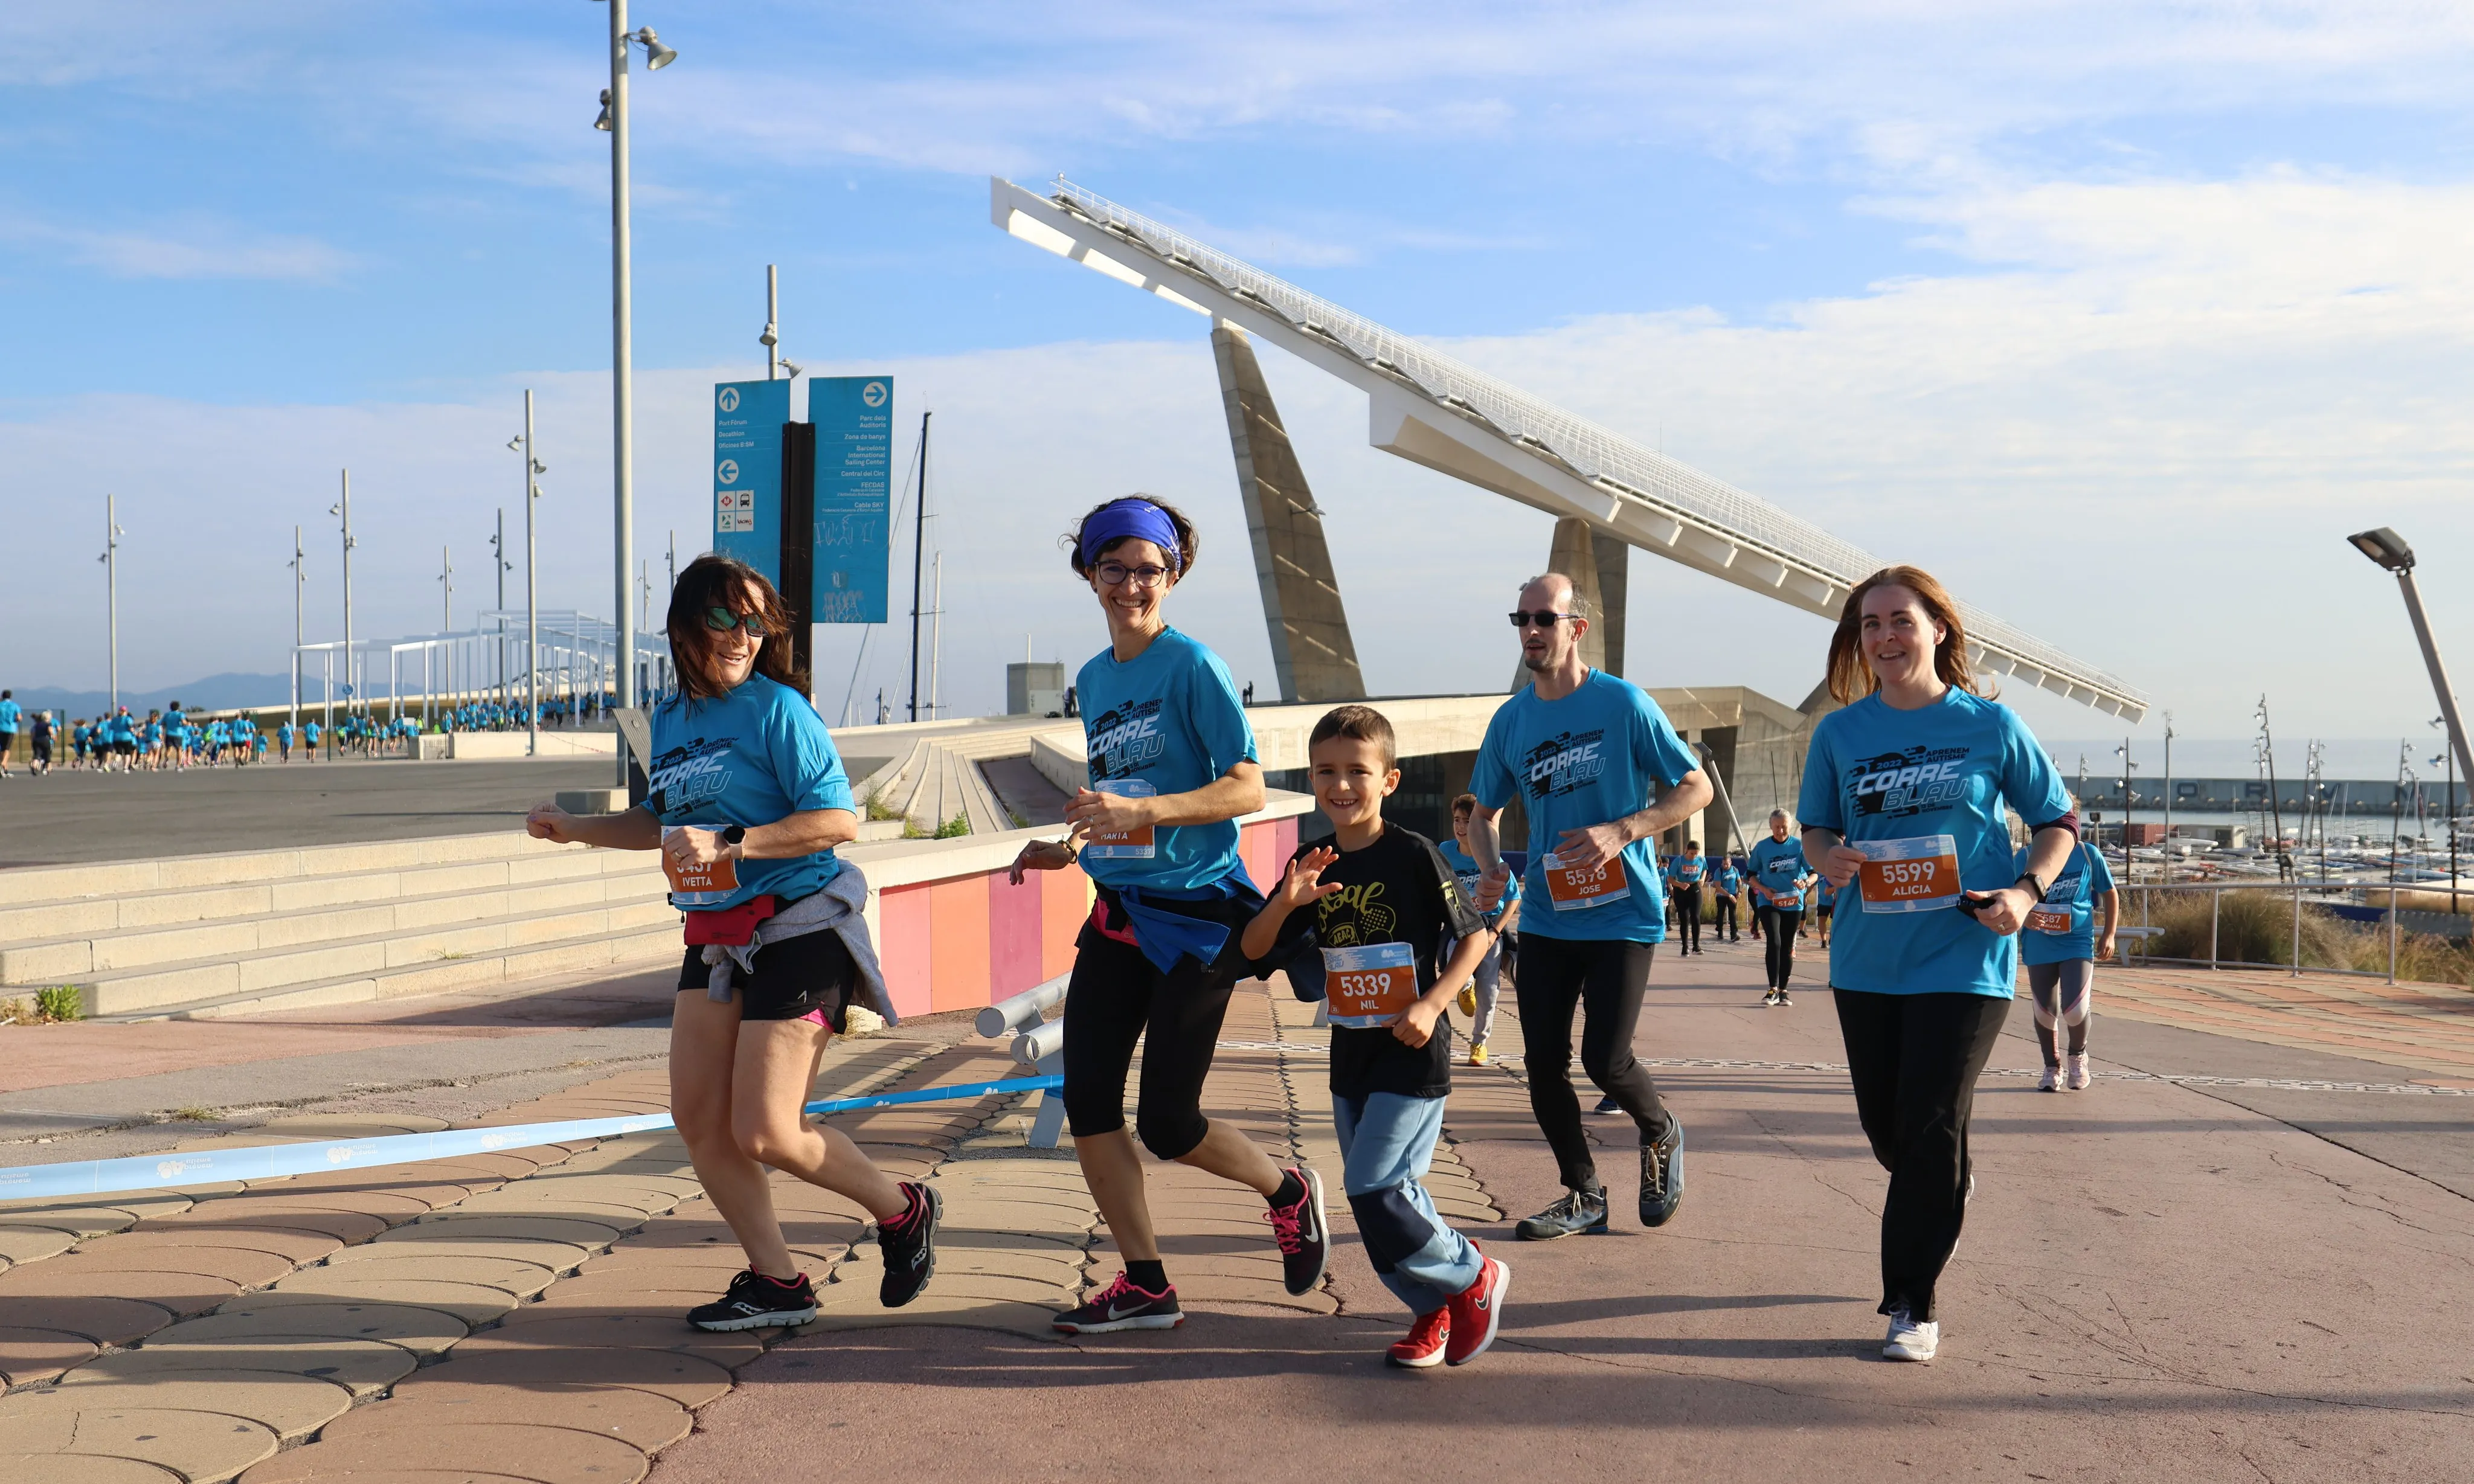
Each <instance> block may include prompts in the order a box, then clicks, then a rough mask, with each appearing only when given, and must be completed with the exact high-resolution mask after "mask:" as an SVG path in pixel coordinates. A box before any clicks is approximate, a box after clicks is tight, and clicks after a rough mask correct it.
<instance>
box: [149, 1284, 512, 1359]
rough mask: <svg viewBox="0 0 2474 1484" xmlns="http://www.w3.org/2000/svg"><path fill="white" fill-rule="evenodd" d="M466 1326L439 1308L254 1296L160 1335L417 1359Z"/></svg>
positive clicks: (180, 1340) (458, 1336)
mask: <svg viewBox="0 0 2474 1484" xmlns="http://www.w3.org/2000/svg"><path fill="white" fill-rule="evenodd" d="M468 1332H469V1329H468V1326H466V1325H465V1323H464V1321H462V1320H461V1319H458V1318H456V1317H455V1316H454V1315H452V1314H449V1313H447V1312H445V1311H444V1310H441V1309H424V1308H421V1307H418V1306H416V1305H413V1304H409V1303H346V1302H337V1301H335V1300H333V1299H326V1298H321V1297H319V1296H317V1295H315V1294H282V1293H268V1294H253V1295H251V1296H250V1297H249V1298H247V1299H243V1300H237V1301H235V1302H231V1303H228V1304H225V1305H224V1306H223V1307H222V1308H220V1309H217V1310H216V1311H215V1312H214V1313H212V1314H206V1315H201V1316H200V1317H198V1318H196V1319H187V1320H182V1322H181V1323H179V1324H177V1325H174V1326H170V1327H169V1328H166V1329H162V1330H159V1331H158V1338H159V1339H161V1340H164V1341H167V1342H173V1343H178V1344H183V1345H189V1344H213V1343H218V1342H221V1341H226V1340H252V1339H265V1340H282V1339H292V1338H295V1337H328V1336H330V1337H332V1338H335V1339H339V1340H381V1341H384V1342H385V1343H387V1344H389V1345H400V1346H402V1347H403V1348H404V1349H406V1350H411V1351H413V1352H414V1353H416V1354H423V1355H431V1354H436V1353H437V1352H439V1351H440V1350H445V1349H447V1347H449V1346H450V1345H452V1344H454V1343H455V1342H456V1341H458V1340H460V1339H462V1338H464V1336H465V1335H466V1334H467V1333H468Z"/></svg>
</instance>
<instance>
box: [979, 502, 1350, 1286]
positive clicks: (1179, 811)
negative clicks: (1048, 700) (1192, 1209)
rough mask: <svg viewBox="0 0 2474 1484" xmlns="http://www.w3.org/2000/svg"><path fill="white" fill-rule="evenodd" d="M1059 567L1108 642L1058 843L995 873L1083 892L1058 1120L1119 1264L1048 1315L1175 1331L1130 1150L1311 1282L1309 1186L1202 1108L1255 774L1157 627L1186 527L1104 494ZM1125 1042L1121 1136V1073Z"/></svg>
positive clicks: (1232, 690)
mask: <svg viewBox="0 0 2474 1484" xmlns="http://www.w3.org/2000/svg"><path fill="white" fill-rule="evenodd" d="M1067 545H1068V547H1069V552H1068V555H1067V558H1066V560H1067V563H1068V565H1070V566H1071V567H1072V568H1073V569H1074V574H1075V575H1076V576H1078V577H1079V578H1081V579H1082V580H1083V581H1084V582H1085V583H1087V584H1089V586H1090V589H1091V594H1092V596H1094V597H1096V598H1098V599H1099V601H1100V611H1101V613H1102V614H1103V615H1104V616H1105V618H1106V619H1107V620H1108V647H1107V648H1105V649H1103V650H1101V651H1100V653H1099V654H1098V655H1096V656H1095V657H1093V659H1092V660H1091V662H1090V663H1089V664H1087V665H1085V666H1083V667H1082V670H1081V673H1080V674H1079V676H1077V677H1076V684H1075V691H1076V694H1077V696H1078V697H1079V700H1080V702H1081V711H1082V733H1083V742H1084V746H1085V749H1086V750H1087V752H1088V753H1089V756H1090V779H1091V786H1090V787H1089V788H1087V789H1083V790H1080V791H1078V792H1077V793H1076V794H1075V795H1074V799H1073V802H1072V803H1071V804H1069V805H1068V806H1067V807H1066V811H1065V819H1066V824H1067V826H1068V828H1067V831H1066V836H1065V839H1062V840H1032V841H1031V843H1029V844H1027V845H1025V846H1023V848H1022V854H1021V855H1020V856H1018V857H1016V858H1015V860H1014V864H1013V869H1012V872H1011V877H1012V880H1013V882H1014V884H1015V885H1017V886H1019V885H1020V884H1021V883H1022V880H1023V872H1025V871H1027V870H1033V871H1055V870H1062V869H1064V868H1065V867H1066V866H1069V865H1073V864H1078V862H1079V864H1080V865H1081V867H1082V868H1083V870H1085V871H1087V872H1089V873H1090V876H1091V880H1092V882H1093V883H1094V885H1095V886H1096V887H1097V888H1098V896H1097V899H1096V900H1095V901H1094V902H1093V903H1092V907H1091V917H1090V920H1089V921H1088V922H1086V923H1085V924H1083V927H1082V933H1081V936H1080V937H1078V938H1077V939H1076V940H1075V944H1074V977H1073V979H1072V981H1071V982H1070V984H1069V985H1068V986H1067V988H1066V991H1065V1026H1066V1034H1065V1118H1066V1122H1067V1123H1068V1124H1069V1125H1070V1126H1071V1127H1072V1128H1073V1131H1074V1156H1075V1158H1076V1159H1078V1160H1079V1161H1080V1163H1081V1166H1082V1179H1083V1180H1085V1181H1086V1182H1087V1183H1088V1184H1089V1185H1090V1187H1091V1197H1092V1199H1093V1200H1094V1201H1095V1202H1097V1203H1098V1204H1099V1206H1100V1215H1101V1218H1102V1219H1103V1220H1104V1221H1106V1222H1107V1224H1108V1231H1109V1234H1110V1235H1112V1236H1114V1237H1115V1238H1116V1242H1117V1251H1118V1252H1119V1253H1121V1254H1123V1256H1124V1257H1125V1260H1126V1270H1125V1271H1124V1272H1123V1273H1120V1274H1118V1275H1117V1278H1116V1281H1114V1282H1112V1283H1110V1284H1109V1285H1108V1286H1107V1287H1106V1288H1104V1289H1102V1290H1101V1291H1100V1292H1099V1293H1097V1294H1095V1295H1093V1296H1092V1298H1091V1299H1090V1301H1089V1302H1086V1303H1084V1304H1082V1305H1081V1306H1080V1307H1079V1308H1076V1309H1073V1310H1071V1311H1069V1312H1067V1313H1064V1314H1060V1315H1058V1316H1057V1317H1056V1328H1057V1329H1058V1330H1059V1331H1060V1332H1062V1333H1065V1334H1107V1333H1110V1332H1113V1331H1115V1330H1120V1329H1174V1328H1176V1326H1178V1325H1180V1324H1182V1323H1184V1320H1185V1314H1184V1311H1183V1310H1181V1309H1180V1308H1178V1307H1177V1302H1176V1288H1175V1287H1174V1286H1172V1285H1171V1284H1170V1282H1169V1279H1168V1272H1167V1268H1166V1266H1165V1264H1163V1263H1162V1261H1161V1260H1160V1250H1159V1240H1158V1237H1157V1236H1156V1235H1155V1234H1154V1232H1153V1230H1152V1213H1151V1205H1150V1203H1149V1202H1148V1201H1147V1200H1146V1199H1145V1198H1144V1193H1143V1164H1142V1156H1141V1155H1140V1154H1138V1153H1136V1151H1135V1149H1134V1138H1135V1137H1139V1138H1140V1139H1141V1140H1142V1144H1143V1147H1144V1148H1145V1149H1148V1150H1150V1151H1151V1152H1152V1155H1153V1156H1156V1157H1158V1158H1161V1159H1174V1160H1176V1161H1177V1162H1178V1163H1180V1164H1189V1165H1192V1166H1194V1167H1195V1168H1197V1169H1200V1170H1206V1171H1208V1172H1210V1173H1211V1174H1213V1175H1217V1176H1219V1177H1220V1178H1221V1179H1223V1180H1234V1181H1235V1182H1237V1183H1238V1184H1241V1185H1245V1186H1248V1187H1249V1188H1251V1189H1252V1190H1253V1191H1254V1192H1255V1193H1256V1194H1258V1195H1260V1196H1261V1197H1262V1198H1263V1199H1264V1201H1265V1202H1266V1203H1267V1204H1269V1206H1270V1210H1269V1212H1268V1213H1267V1215H1268V1219H1269V1220H1270V1222H1271V1223H1272V1232H1273V1237H1274V1239H1275V1240H1276V1241H1277V1242H1278V1244H1279V1249H1280V1261H1281V1268H1282V1277H1284V1278H1285V1280H1286V1286H1287V1288H1288V1290H1289V1292H1291V1293H1293V1294H1302V1293H1305V1292H1306V1291H1308V1290H1309V1289H1311V1288H1313V1287H1314V1286H1315V1285H1316V1284H1317V1283H1319V1282H1321V1281H1322V1271H1323V1256H1324V1251H1325V1248H1326V1247H1327V1245H1328V1237H1327V1233H1326V1232H1325V1229H1324V1226H1323V1204H1322V1180H1321V1179H1320V1178H1319V1177H1318V1176H1317V1175H1316V1174H1315V1173H1314V1171H1312V1170H1311V1169H1308V1168H1307V1167H1306V1166H1304V1165H1302V1164H1300V1165H1295V1166H1292V1167H1290V1168H1287V1169H1283V1168H1281V1167H1280V1166H1278V1165H1276V1164H1274V1163H1273V1162H1272V1157H1271V1156H1269V1155H1267V1154H1265V1153H1264V1152H1263V1150H1262V1148H1261V1147H1260V1146H1259V1145H1257V1144H1256V1143H1255V1142H1254V1141H1253V1140H1252V1139H1250V1138H1248V1137H1247V1136H1246V1134H1245V1132H1244V1131H1242V1130H1240V1129H1238V1128H1237V1127H1236V1126H1235V1125H1233V1124H1227V1123H1214V1122H1212V1121H1211V1120H1210V1119H1208V1118H1205V1117H1204V1116H1203V1114H1202V1082H1203V1079H1204V1077H1206V1076H1207V1075H1209V1073H1210V1071H1211V1058H1212V1053H1213V1052H1214V1051H1215V1050H1216V1049H1217V1048H1218V1045H1219V1040H1220V1025H1221V1021H1222V1020H1223V1019H1224V1018H1225V1016H1226V1014H1227V1011H1228V996H1229V994H1230V992H1231V991H1232V990H1234V989H1235V988H1236V986H1237V982H1238V981H1239V980H1241V979H1246V978H1250V977H1252V975H1253V973H1254V967H1253V965H1252V964H1251V963H1249V961H1247V959H1246V955H1245V950H1244V948H1243V947H1242V946H1240V943H1239V939H1240V937H1241V936H1242V935H1243V934H1244V932H1245V929H1246V925H1247V924H1248V923H1249V922H1251V921H1252V920H1253V918H1254V914H1255V913H1256V912H1259V911H1260V910H1261V909H1262V906H1263V896H1262V893H1261V892H1259V891H1257V890H1256V889H1255V888H1254V885H1253V883H1252V882H1251V881H1249V879H1248V878H1247V875H1246V867H1245V866H1244V864H1241V863H1240V862H1239V860H1238V857H1237V822H1236V821H1237V819H1238V817H1239V816H1240V815H1249V814H1251V813H1253V812H1254V811H1255V810H1258V809H1260V808H1262V807H1263V768H1262V765H1261V764H1260V763H1258V762H1257V761H1256V760H1255V755H1254V733H1253V729H1252V728H1251V727H1250V726H1249V725H1248V724H1247V721H1246V712H1245V708H1244V707H1243V706H1242V705H1241V704H1240V702H1239V700H1238V696H1237V687H1236V685H1235V683H1234V682H1233V681H1231V680H1230V679H1229V677H1228V667H1227V666H1225V665H1223V664H1222V663H1221V662H1220V657H1219V656H1218V655H1216V654H1213V653H1212V652H1211V651H1210V650H1208V649H1206V648H1204V647H1203V646H1202V645H1199V644H1197V643H1195V642H1194V641H1193V640H1191V639H1189V638H1187V637H1186V636H1185V635H1183V634H1180V633H1178V632H1177V631H1176V629H1174V628H1172V627H1170V626H1169V622H1168V619H1167V617H1166V616H1165V615H1164V614H1163V613H1162V611H1161V610H1162V608H1163V607H1164V605H1165V604H1166V603H1167V601H1168V596H1169V595H1170V594H1171V593H1172V592H1174V591H1175V590H1176V584H1177V582H1178V580H1179V579H1180V578H1182V577H1183V576H1184V575H1185V574H1186V573H1187V572H1191V571H1193V569H1194V558H1195V531H1194V527H1193V526H1192V525H1191V524H1189V523H1187V521H1186V519H1185V517H1184V516H1182V515H1179V514H1178V513H1177V512H1176V511H1175V510H1173V509H1171V508H1170V507H1168V506H1167V505H1164V504H1162V503H1160V502H1159V501H1158V500H1155V499H1150V498H1149V497H1147V496H1139V495H1138V496H1133V497H1130V498H1128V499H1113V500H1110V501H1108V502H1107V503H1105V504H1104V505H1101V506H1099V507H1098V508H1096V509H1094V510H1092V511H1091V512H1090V513H1089V514H1088V515H1085V516H1084V517H1083V518H1082V521H1081V523H1080V524H1079V526H1078V527H1077V528H1076V530H1075V532H1074V533H1073V535H1071V536H1070V537H1068V538H1067ZM1137 1040H1139V1041H1141V1042H1142V1046H1143V1077H1142V1089H1141V1091H1140V1093H1139V1094H1138V1095H1137V1097H1136V1101H1135V1113H1134V1136H1132V1137H1129V1136H1128V1134H1127V1132H1126V1075H1127V1072H1128V1068H1129V1067H1130V1066H1131V1064H1132V1061H1133V1056H1134V1043H1135V1042H1136V1041H1137Z"/></svg>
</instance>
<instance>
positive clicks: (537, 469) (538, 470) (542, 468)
mask: <svg viewBox="0 0 2474 1484" xmlns="http://www.w3.org/2000/svg"><path fill="white" fill-rule="evenodd" d="M533 473H535V474H547V473H549V466H548V465H547V464H545V463H543V462H542V461H541V460H540V459H535V460H533Z"/></svg>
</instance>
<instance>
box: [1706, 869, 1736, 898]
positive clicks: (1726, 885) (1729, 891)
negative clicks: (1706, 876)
mask: <svg viewBox="0 0 2474 1484" xmlns="http://www.w3.org/2000/svg"><path fill="white" fill-rule="evenodd" d="M1710 885H1711V886H1714V887H1716V888H1718V891H1719V893H1720V894H1721V895H1723V896H1734V894H1735V893H1736V892H1737V891H1738V890H1740V889H1741V888H1742V887H1743V885H1744V873H1743V872H1741V871H1739V870H1737V869H1735V863H1734V862H1733V861H1721V862H1719V863H1718V868H1717V869H1716V870H1715V871H1712V872H1710Z"/></svg>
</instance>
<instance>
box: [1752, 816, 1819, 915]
mask: <svg viewBox="0 0 2474 1484" xmlns="http://www.w3.org/2000/svg"><path fill="white" fill-rule="evenodd" d="M1811 874H1812V867H1810V866H1809V865H1807V864H1805V861H1804V841H1802V840H1800V839H1795V838H1793V837H1792V836H1790V837H1788V838H1787V839H1772V838H1771V837H1769V836H1766V835H1764V836H1762V837H1761V838H1760V839H1758V841H1756V842H1755V843H1754V845H1753V880H1755V881H1757V882H1758V883H1759V884H1760V885H1761V887H1762V888H1763V889H1764V890H1766V891H1768V892H1769V893H1770V894H1769V895H1768V896H1765V897H1756V898H1754V900H1755V902H1756V903H1758V905H1760V906H1762V907H1775V908H1778V909H1780V910H1781V911H1783V912H1802V911H1804V888H1802V887H1800V886H1797V885H1796V883H1797V882H1800V881H1802V880H1803V879H1804V878H1805V877H1807V876H1809V875H1811Z"/></svg>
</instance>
